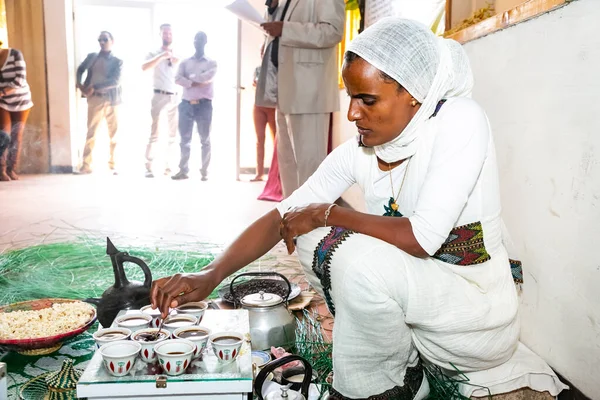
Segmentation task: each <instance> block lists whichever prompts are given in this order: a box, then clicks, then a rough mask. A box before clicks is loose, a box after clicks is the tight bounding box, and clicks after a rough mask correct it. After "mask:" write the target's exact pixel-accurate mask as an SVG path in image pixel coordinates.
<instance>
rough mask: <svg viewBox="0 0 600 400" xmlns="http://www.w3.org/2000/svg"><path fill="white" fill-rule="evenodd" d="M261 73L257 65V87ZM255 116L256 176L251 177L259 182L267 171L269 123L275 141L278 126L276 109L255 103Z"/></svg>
mask: <svg viewBox="0 0 600 400" xmlns="http://www.w3.org/2000/svg"><path fill="white" fill-rule="evenodd" d="M259 73H260V67H257V68H256V71H255V72H254V82H253V85H254V87H256V84H257V82H258V76H259ZM253 117H254V130H255V131H256V176H255V177H254V178H252V179H251V182H259V181H262V180H263V175H264V173H265V165H264V164H265V138H266V131H267V125H269V129H270V131H271V136H272V138H273V142H275V135H276V134H277V127H276V125H275V109H274V108H270V107H261V106H258V105H256V104H255V105H254V110H253Z"/></svg>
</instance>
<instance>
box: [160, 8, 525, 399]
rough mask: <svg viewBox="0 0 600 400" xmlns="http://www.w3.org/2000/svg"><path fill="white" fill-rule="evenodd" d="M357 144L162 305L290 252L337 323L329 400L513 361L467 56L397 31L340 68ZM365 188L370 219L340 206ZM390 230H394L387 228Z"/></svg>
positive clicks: (201, 294)
mask: <svg viewBox="0 0 600 400" xmlns="http://www.w3.org/2000/svg"><path fill="white" fill-rule="evenodd" d="M343 78H344V83H345V86H346V88H347V91H348V94H349V96H350V97H351V101H350V106H349V109H348V119H349V120H350V121H352V122H355V124H356V126H357V129H358V133H359V135H358V140H355V139H353V140H349V141H348V142H346V143H344V144H342V145H341V146H339V147H338V148H337V149H335V150H334V151H333V152H332V153H331V154H330V155H329V156H328V157H327V159H326V160H325V161H324V162H323V164H322V165H321V166H320V168H319V169H318V170H317V172H315V174H314V175H313V176H312V177H311V178H310V179H309V180H308V181H307V182H306V183H305V184H304V185H303V186H302V187H301V188H300V189H298V190H297V191H296V192H294V193H293V194H292V195H291V196H290V197H289V198H287V199H286V200H284V201H283V202H281V203H279V205H278V206H277V209H276V210H273V211H271V212H269V213H267V214H266V215H265V216H263V217H262V218H260V219H259V220H257V221H256V222H255V223H254V224H252V225H251V226H250V227H249V228H248V229H247V230H246V231H245V232H243V233H242V234H241V236H240V237H239V238H238V239H237V240H236V241H234V242H233V243H232V245H231V246H230V247H229V248H228V249H227V250H225V252H224V253H223V254H222V255H221V256H219V257H218V258H217V259H216V260H215V261H213V262H212V263H211V264H210V265H209V266H207V267H206V268H205V269H203V270H202V271H200V272H199V273H197V274H184V275H175V276H173V277H170V278H163V279H159V280H157V281H156V282H154V284H153V288H152V293H151V297H152V304H153V305H154V306H156V307H159V308H160V309H161V310H162V312H163V314H164V315H166V311H167V310H168V307H169V306H171V307H174V306H176V305H177V304H182V303H186V302H189V301H197V300H201V299H204V298H205V297H206V296H207V295H208V294H210V292H211V291H212V290H213V289H214V288H215V287H216V286H217V285H218V284H219V283H220V282H221V281H222V280H223V279H225V278H226V277H227V276H229V275H231V274H233V273H234V272H235V271H237V270H238V269H240V268H242V267H243V266H245V265H247V264H249V263H250V262H252V261H253V260H255V259H257V258H258V257H260V256H262V255H263V254H265V253H266V252H267V251H269V250H270V249H271V248H272V247H273V246H274V245H275V244H277V242H279V241H280V240H281V239H283V240H284V241H285V243H286V245H287V247H288V250H289V251H290V253H291V252H292V251H294V249H295V247H296V244H295V240H294V239H295V238H297V250H298V254H299V256H300V261H301V263H302V266H303V267H304V269H305V272H306V274H307V278H308V279H309V281H310V282H311V283H312V284H313V286H315V287H316V288H317V290H319V291H320V292H321V294H322V295H323V296H324V297H325V299H326V300H327V303H328V305H329V307H330V310H331V311H332V312H333V313H334V314H335V324H334V330H333V345H334V347H333V368H334V380H333V388H332V390H331V393H330V398H332V399H344V398H352V399H357V398H359V399H362V398H377V399H386V398H389V399H415V398H416V399H420V398H424V396H425V394H426V392H427V385H426V379H424V378H423V367H422V363H421V360H422V361H423V362H426V363H433V364H435V365H438V366H439V367H441V368H444V369H447V370H453V369H454V367H456V368H458V369H460V370H461V371H464V372H466V371H475V370H480V369H487V368H491V367H494V366H497V365H499V364H501V363H503V362H505V361H506V360H508V359H509V358H510V357H511V355H512V354H513V352H514V350H515V349H516V346H517V343H518V337H519V326H518V321H517V308H518V302H517V292H516V288H515V285H514V283H513V276H512V274H511V265H510V264H509V258H508V255H507V252H506V249H505V247H504V245H503V240H502V236H503V235H502V228H501V227H502V221H501V219H500V211H501V209H500V194H499V189H498V176H497V167H496V156H495V150H494V144H493V139H492V134H491V131H490V127H489V123H488V120H487V117H486V115H485V113H484V111H483V110H482V109H481V107H480V106H479V105H478V104H477V103H476V102H475V101H473V100H471V99H470V98H469V97H470V93H471V88H472V84H473V79H472V75H471V70H470V67H469V63H468V60H467V57H466V55H465V53H464V51H463V50H462V47H461V46H460V45H459V44H458V43H456V42H454V41H451V40H445V39H442V38H437V37H435V36H434V35H433V34H432V33H431V32H430V31H429V30H428V29H427V28H426V27H425V26H423V25H421V24H418V23H416V22H414V21H408V20H403V19H398V18H386V19H384V20H382V21H380V22H378V23H377V24H375V25H373V26H371V27H369V28H368V29H367V30H365V32H363V33H362V34H361V35H359V36H358V37H357V38H356V39H355V40H354V41H353V42H352V43H351V45H350V46H349V49H348V52H347V53H346V55H345V63H344V68H343ZM353 184H357V185H358V186H359V187H360V188H361V189H362V191H363V193H364V196H365V201H366V210H367V212H366V213H362V212H358V211H355V210H352V209H349V208H343V207H340V206H336V205H335V204H334V203H333V202H334V201H335V200H336V199H337V198H339V196H340V195H341V194H342V193H343V192H344V191H345V190H347V189H348V188H349V187H350V186H352V185H353ZM390 217H392V218H390Z"/></svg>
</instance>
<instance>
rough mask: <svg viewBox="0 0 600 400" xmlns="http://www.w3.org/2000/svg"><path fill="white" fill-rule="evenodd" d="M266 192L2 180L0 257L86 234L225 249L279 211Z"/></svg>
mask: <svg viewBox="0 0 600 400" xmlns="http://www.w3.org/2000/svg"><path fill="white" fill-rule="evenodd" d="M263 187H264V183H250V182H244V181H241V182H236V181H235V180H233V179H232V178H229V179H225V178H223V177H215V178H214V179H210V180H209V181H207V182H201V181H200V179H199V177H194V179H192V178H191V179H189V180H186V181H173V180H171V179H168V178H167V177H160V178H154V179H147V178H144V177H143V176H112V175H108V174H101V173H100V174H92V175H85V176H79V175H35V176H32V175H30V176H27V175H26V176H23V177H22V180H19V181H12V182H0V252H1V251H4V250H6V249H9V248H17V247H23V246H27V245H31V244H35V243H39V242H41V241H59V240H65V239H67V238H69V237H74V236H78V235H82V234H87V235H99V236H101V235H109V236H111V238H112V237H120V238H121V239H120V240H128V241H136V242H138V241H139V242H144V243H148V244H152V243H155V242H160V241H167V242H173V243H178V244H180V243H193V242H211V243H215V244H224V243H228V242H230V241H231V240H233V239H234V238H235V237H236V236H237V235H238V234H239V233H240V232H241V231H242V230H243V229H244V228H245V227H246V226H247V225H249V224H250V223H251V222H252V221H254V220H255V219H256V218H258V217H260V216H261V215H263V214H264V213H266V212H268V211H270V210H272V209H273V208H274V206H275V203H272V202H265V201H259V200H256V198H257V197H258V195H259V194H260V192H261V191H262V189H263ZM127 244H131V245H133V244H134V243H127Z"/></svg>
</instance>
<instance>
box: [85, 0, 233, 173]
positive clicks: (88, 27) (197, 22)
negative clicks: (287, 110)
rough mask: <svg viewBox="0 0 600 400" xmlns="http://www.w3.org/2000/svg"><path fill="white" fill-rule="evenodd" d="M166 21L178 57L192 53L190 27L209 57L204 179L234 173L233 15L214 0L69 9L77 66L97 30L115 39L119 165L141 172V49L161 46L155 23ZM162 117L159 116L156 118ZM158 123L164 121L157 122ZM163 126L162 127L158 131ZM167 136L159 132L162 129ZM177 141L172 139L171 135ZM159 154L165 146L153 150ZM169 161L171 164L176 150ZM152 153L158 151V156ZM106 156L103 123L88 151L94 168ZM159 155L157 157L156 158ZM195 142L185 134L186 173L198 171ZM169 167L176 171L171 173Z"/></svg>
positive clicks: (144, 130) (144, 77) (117, 2)
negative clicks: (212, 63)
mask: <svg viewBox="0 0 600 400" xmlns="http://www.w3.org/2000/svg"><path fill="white" fill-rule="evenodd" d="M163 23H170V24H171V25H172V27H173V46H174V51H175V52H176V53H177V54H178V55H179V56H180V57H182V58H187V57H190V56H192V55H193V54H194V46H193V40H194V35H195V34H196V32H198V31H200V30H202V31H204V32H205V33H206V34H207V37H208V43H207V46H206V55H207V56H208V57H210V58H212V59H214V60H216V62H217V65H218V72H217V75H216V77H215V81H214V85H215V98H214V100H213V108H214V111H213V125H212V133H211V143H212V160H211V166H210V169H209V173H210V175H211V177H224V178H226V179H233V178H234V177H235V168H236V160H235V156H236V149H235V146H236V141H235V136H236V112H237V109H236V107H237V105H236V98H237V93H236V82H237V64H238V60H237V51H236V49H237V40H238V34H237V30H238V23H237V18H235V16H233V15H232V14H231V13H229V12H228V11H227V10H225V9H224V8H223V6H222V5H221V4H220V3H218V2H217V4H215V2H211V1H209V0H196V1H191V0H179V1H173V0H170V1H127V0H110V1H106V0H78V1H77V3H76V8H75V41H76V43H75V45H76V62H75V64H76V65H79V64H80V63H81V62H82V61H83V59H84V58H85V56H86V55H87V54H88V53H89V52H96V51H98V44H97V42H96V38H97V36H98V34H99V32H100V31H102V30H107V31H110V32H111V33H112V34H113V35H114V38H115V43H114V50H113V51H114V54H115V55H116V56H117V57H119V58H121V59H122V60H123V73H122V87H123V104H122V106H121V107H120V110H119V115H120V116H119V123H120V125H119V144H118V150H117V153H118V157H119V170H120V172H122V173H124V174H131V175H135V174H137V175H139V176H143V172H144V163H145V159H144V153H145V149H146V144H147V142H148V137H149V135H150V124H151V118H150V100H151V97H152V89H153V88H152V74H151V73H150V72H143V71H142V70H141V64H142V63H143V62H144V60H145V58H146V55H147V54H148V53H149V52H150V51H154V50H156V49H158V48H159V47H160V46H161V43H160V36H159V26H160V25H161V24H163ZM163 120H165V118H163ZM86 121H87V104H86V101H85V99H82V100H80V102H79V104H78V129H77V133H76V136H77V137H76V138H74V139H75V140H76V143H77V149H79V150H78V151H79V153H80V154H79V158H81V152H82V151H83V145H84V142H85V132H86ZM162 122H164V121H162ZM161 132H164V129H163V130H162V131H161ZM162 136H163V137H164V139H165V140H166V135H162ZM177 143H179V139H178V140H177ZM157 153H159V154H162V153H164V152H157ZM176 153H177V155H176V158H175V160H174V162H173V165H175V166H176V165H177V163H178V160H179V157H178V153H179V152H178V151H176ZM157 155H158V154H157ZM107 160H108V135H107V134H106V127H102V128H101V130H100V131H99V132H98V134H97V141H96V148H95V149H94V165H95V166H96V168H95V169H104V168H107V167H105V166H106V165H107ZM157 161H160V160H157ZM200 161H201V160H200V140H199V137H198V135H197V134H196V133H195V134H194V135H193V140H192V156H191V159H190V171H191V173H190V175H192V176H193V175H194V174H199V168H200ZM174 172H176V171H174Z"/></svg>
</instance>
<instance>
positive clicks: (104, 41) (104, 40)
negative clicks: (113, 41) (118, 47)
mask: <svg viewBox="0 0 600 400" xmlns="http://www.w3.org/2000/svg"><path fill="white" fill-rule="evenodd" d="M98 42H99V43H106V42H108V38H99V39H98Z"/></svg>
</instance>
